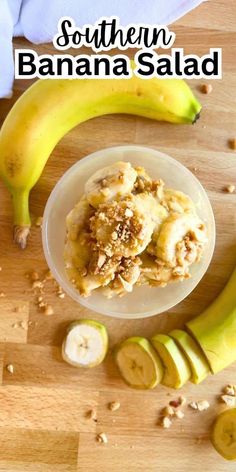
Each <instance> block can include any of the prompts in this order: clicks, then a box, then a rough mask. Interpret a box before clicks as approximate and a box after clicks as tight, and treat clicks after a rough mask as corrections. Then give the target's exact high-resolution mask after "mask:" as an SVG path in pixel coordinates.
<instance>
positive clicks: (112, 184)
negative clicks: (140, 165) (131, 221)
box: [85, 161, 137, 208]
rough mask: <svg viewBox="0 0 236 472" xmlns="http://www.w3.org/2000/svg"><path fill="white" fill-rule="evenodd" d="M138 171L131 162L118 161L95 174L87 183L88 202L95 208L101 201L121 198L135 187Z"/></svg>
mask: <svg viewBox="0 0 236 472" xmlns="http://www.w3.org/2000/svg"><path fill="white" fill-rule="evenodd" d="M136 178H137V172H136V171H135V170H134V168H133V167H132V166H131V164H130V162H122V161H120V162H116V163H115V164H112V165H111V166H108V167H104V168H103V169H100V170H98V171H97V172H95V174H93V175H92V176H91V177H90V178H89V179H88V181H87V182H86V184H85V194H86V197H87V200H88V202H89V203H90V204H91V205H92V206H93V207H95V208H97V207H98V206H99V205H100V204H101V203H105V202H108V201H110V200H112V199H116V198H120V197H121V196H123V195H126V194H128V193H130V192H131V191H132V189H133V187H134V183H135V180H136Z"/></svg>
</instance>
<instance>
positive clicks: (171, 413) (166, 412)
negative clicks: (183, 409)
mask: <svg viewBox="0 0 236 472" xmlns="http://www.w3.org/2000/svg"><path fill="white" fill-rule="evenodd" d="M174 414H175V410H174V408H173V407H172V406H170V405H168V406H166V407H165V408H163V410H162V415H163V416H174Z"/></svg>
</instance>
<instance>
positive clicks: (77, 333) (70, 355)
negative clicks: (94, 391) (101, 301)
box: [62, 320, 108, 367]
mask: <svg viewBox="0 0 236 472" xmlns="http://www.w3.org/2000/svg"><path fill="white" fill-rule="evenodd" d="M107 350H108V334H107V330H106V328H105V326H104V325H103V324H101V323H98V321H94V320H78V321H74V322H73V323H71V324H70V325H69V326H68V328H67V334H66V337H65V339H64V341H63V344H62V357H63V359H64V360H65V361H66V362H68V363H69V364H71V365H73V366H75V367H95V366H97V365H99V364H101V362H102V361H103V360H104V358H105V356H106V353H107Z"/></svg>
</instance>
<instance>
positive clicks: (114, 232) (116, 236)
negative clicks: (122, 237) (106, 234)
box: [111, 231, 118, 241]
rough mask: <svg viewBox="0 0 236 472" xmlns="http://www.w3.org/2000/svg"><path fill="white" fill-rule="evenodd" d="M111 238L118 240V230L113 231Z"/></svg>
mask: <svg viewBox="0 0 236 472" xmlns="http://www.w3.org/2000/svg"><path fill="white" fill-rule="evenodd" d="M111 239H112V240H113V241H116V240H117V239H118V234H117V232H116V231H113V233H111Z"/></svg>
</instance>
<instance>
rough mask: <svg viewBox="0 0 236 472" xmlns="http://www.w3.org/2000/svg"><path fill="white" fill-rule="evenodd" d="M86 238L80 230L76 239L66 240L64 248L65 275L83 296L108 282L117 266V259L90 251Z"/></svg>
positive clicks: (86, 235)
mask: <svg viewBox="0 0 236 472" xmlns="http://www.w3.org/2000/svg"><path fill="white" fill-rule="evenodd" d="M88 238H90V235H88V234H87V233H83V232H81V233H79V236H78V238H77V240H76V241H71V240H67V242H66V244H65V249H64V260H65V263H66V272H67V276H68V278H69V279H70V280H71V281H73V284H74V285H75V286H76V288H77V289H78V290H79V292H80V295H82V296H84V297H88V296H89V295H90V294H91V292H92V291H93V290H95V289H97V288H99V287H104V286H106V285H107V284H109V282H111V280H113V278H114V277H115V272H116V270H117V267H118V266H119V260H117V259H115V258H108V259H107V258H106V256H105V255H104V254H103V253H99V251H92V248H91V247H90V245H89V242H88Z"/></svg>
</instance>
